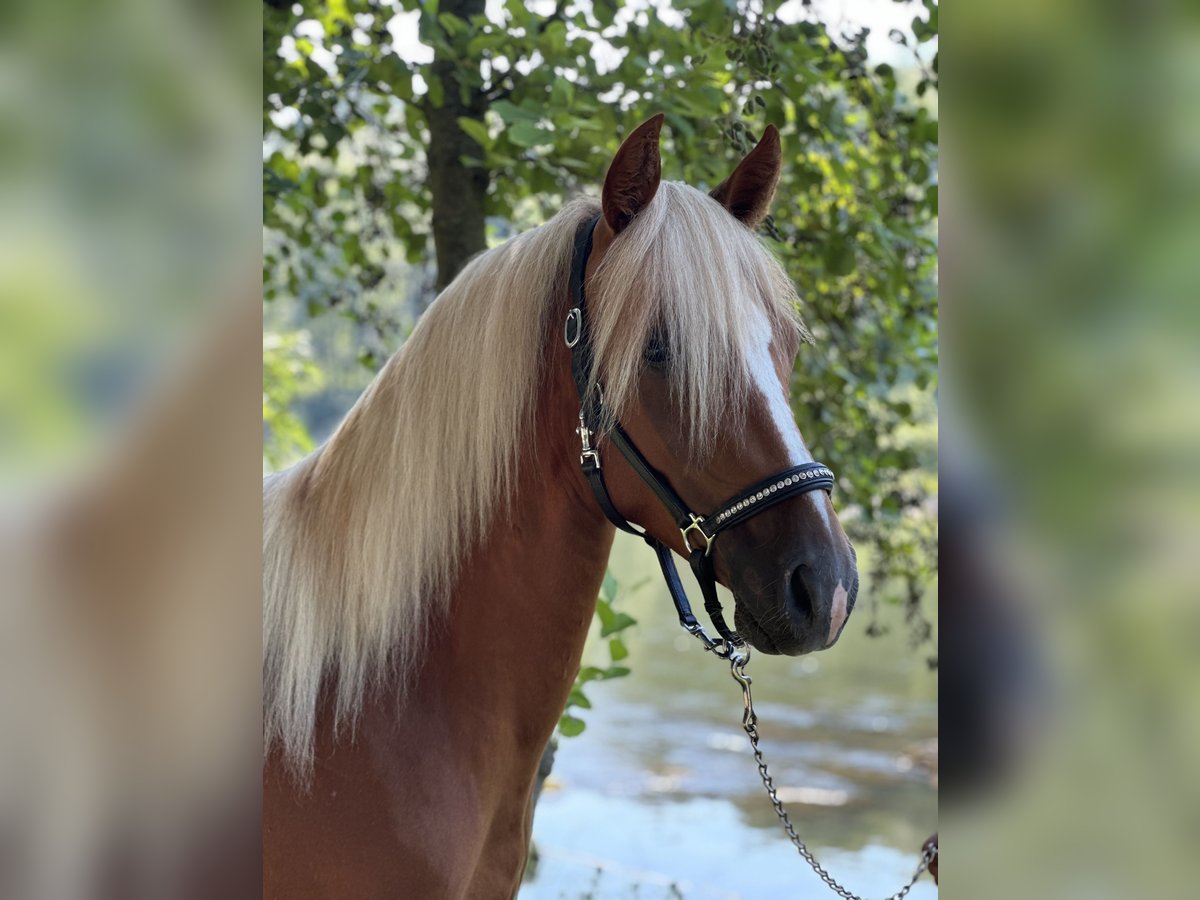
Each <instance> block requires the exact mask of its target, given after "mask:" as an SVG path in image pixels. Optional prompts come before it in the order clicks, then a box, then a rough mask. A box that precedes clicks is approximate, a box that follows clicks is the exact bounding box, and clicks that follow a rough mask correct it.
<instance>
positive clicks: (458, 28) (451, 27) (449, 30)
mask: <svg viewBox="0 0 1200 900" xmlns="http://www.w3.org/2000/svg"><path fill="white" fill-rule="evenodd" d="M438 22H440V23H441V25H442V28H444V29H445V30H446V34H448V35H450V36H451V37H454V36H455V35H458V34H462V33H463V32H464V31H466V30H467V28H468V27H470V26H468V25H467V23H466V22H464V21H463V20H462V19H460V18H459V17H458V16H456V15H455V14H454V13H448V12H447V13H442V14H441V15H440V16H438Z"/></svg>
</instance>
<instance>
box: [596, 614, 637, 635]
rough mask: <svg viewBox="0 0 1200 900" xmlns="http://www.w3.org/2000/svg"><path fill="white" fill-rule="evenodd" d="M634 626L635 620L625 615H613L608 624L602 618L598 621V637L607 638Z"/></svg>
mask: <svg viewBox="0 0 1200 900" xmlns="http://www.w3.org/2000/svg"><path fill="white" fill-rule="evenodd" d="M636 624H637V619H635V618H634V617H633V616H630V615H627V614H626V613H623V612H619V613H614V614H613V617H612V619H611V620H610V621H609V622H605V621H604V620H603V618H602V619H601V620H600V626H601V627H600V637H608V636H609V635H612V634H616V633H617V632H619V631H624V630H625V629H626V628H628V627H629V626H630V625H636Z"/></svg>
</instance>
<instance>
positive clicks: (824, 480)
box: [563, 216, 834, 655]
mask: <svg viewBox="0 0 1200 900" xmlns="http://www.w3.org/2000/svg"><path fill="white" fill-rule="evenodd" d="M599 218H600V217H599V216H597V217H596V218H595V219H592V220H591V221H590V222H588V223H587V224H586V225H584V226H583V228H582V229H581V230H580V231H579V233H578V234H577V235H576V237H575V252H574V257H573V259H572V263H571V276H570V288H571V298H572V301H573V303H574V305H573V306H572V308H571V310H570V311H569V312H568V313H567V319H566V323H565V325H564V329H563V338H564V340H565V341H566V344H567V346H568V347H569V348H570V349H571V376H572V378H573V379H574V381H575V387H576V389H577V390H578V392H579V427H578V428H577V429H576V430H577V432H578V434H579V441H580V454H579V465H580V469H581V471H582V472H583V476H584V478H585V479H586V480H587V482H588V484H589V485H590V487H591V489H592V493H593V494H594V495H595V497H596V503H597V504H598V505H599V507H600V510H601V511H602V512H603V513H604V515H605V517H606V518H607V519H608V520H609V521H610V522H612V523H613V525H615V526H616V527H617V528H619V529H621V530H622V531H625V532H628V533H629V534H635V535H637V536H638V537H640V538H642V539H643V540H644V541H645V542H646V543H647V544H649V545H650V547H651V548H652V549H653V550H654V553H655V555H656V556H657V557H658V563H659V566H660V567H661V569H662V573H663V578H664V580H665V581H666V583H667V589H668V590H669V591H670V593H671V599H672V600H673V601H674V603H675V609H676V611H677V612H678V614H679V623H680V624H681V625H682V626H683V627H684V628H685V629H687V631H688V632H690V633H691V634H694V635H696V636H697V637H699V638H700V639H701V640H702V641H703V642H704V644H705V646H706V647H707V648H708V649H709V650H714V651H716V652H718V653H722V652H723V655H728V654H729V653H730V652H732V650H733V649H734V648H736V647H738V646H740V645H741V644H742V640H741V638H740V637H738V635H737V634H736V633H735V632H733V631H732V630H730V628H729V626H728V625H727V624H726V622H725V616H724V613H723V611H722V609H721V604H720V601H719V600H718V598H717V579H716V573H715V572H714V571H713V564H712V548H713V543H714V542H715V541H716V539H717V536H718V535H719V534H720V533H721V532H722V531H724V530H725V529H727V528H732V527H733V526H735V525H738V524H740V523H742V522H744V521H745V520H746V519H748V518H750V517H751V516H754V515H757V514H758V513H760V512H762V511H763V510H764V509H768V508H769V507H771V506H774V505H775V504H777V503H780V502H781V501H783V500H787V499H788V498H790V497H794V496H796V495H798V494H805V493H808V492H809V491H813V490H817V489H821V490H825V491H827V492H831V491H832V490H833V482H834V477H833V472H832V471H830V470H829V468H828V467H826V466H824V465H822V464H821V463H818V462H811V463H804V464H803V465H799V466H793V467H792V468H790V469H785V470H783V471H781V472H777V473H775V474H774V475H772V476H770V477H769V478H765V479H763V480H762V481H760V482H758V483H757V484H755V485H752V486H751V487H749V488H747V489H746V490H744V491H742V492H741V493H740V494H738V495H737V496H735V497H731V498H730V499H728V500H726V501H725V502H724V503H722V504H721V505H720V506H719V507H718V508H717V511H716V512H715V513H713V514H712V515H709V516H700V515H697V514H696V513H694V512H692V510H691V509H690V508H689V507H688V505H687V503H685V502H684V501H683V499H682V498H681V497H680V496H679V494H678V493H677V492H676V491H675V489H674V488H673V487H672V486H671V483H670V481H669V480H668V479H667V477H666V476H665V475H663V474H662V473H661V472H659V471H658V470H657V469H655V468H654V466H652V465H651V464H650V462H649V460H647V459H646V457H645V456H643V455H642V453H641V451H640V450H638V448H637V445H636V444H634V443H633V440H632V439H631V438H630V437H629V435H628V434H627V433H626V432H625V429H624V428H622V427H621V424H620V423H619V422H617V421H615V420H613V421H611V423H610V426H609V429H608V432H607V434H606V437H607V438H608V440H609V442H610V443H611V444H612V445H613V446H614V447H616V448H617V450H618V451H619V452H620V454H621V455H622V456H623V457H625V460H626V461H627V462H628V463H629V465H630V467H631V468H632V469H633V471H634V472H636V473H637V475H638V477H639V478H641V480H642V481H643V482H645V484H646V485H647V487H649V488H650V490H651V491H652V492H653V493H654V495H655V496H656V497H657V498H658V500H659V502H660V503H662V504H663V506H665V507H666V509H667V511H668V512H669V513H670V514H671V518H672V519H674V520H675V524H676V525H677V526H678V528H679V531H680V533H681V534H682V536H683V543H684V546H686V547H687V548H688V549H689V551H690V555H689V562H690V563H691V566H692V571H693V572H694V573H695V575H696V580H697V582H699V584H700V591H701V593H702V594H703V595H704V609H705V612H707V613H708V617H709V619H711V620H712V623H713V627H714V628H715V629H716V630H717V633H718V634H719V635H720V636H721V638H722V640H723V641H724V642H725V648H724V651H721V650H720V649H719V647H720V644H719V643H718V642H717V641H714V640H712V639H711V638H709V637H708V635H706V634H705V633H704V629H703V627H702V626H701V625H700V623H699V622H698V621H697V620H696V617H695V616H694V615H693V614H692V608H691V604H690V603H689V602H688V598H687V593H686V592H685V591H684V588H683V582H682V581H681V580H680V578H679V572H678V570H677V569H676V568H675V556H674V554H673V553H672V551H671V548H670V547H668V546H667V545H666V544H664V543H663V542H662V541H660V540H658V539H657V538H656V537H654V536H653V535H651V534H650V533H649V532H647V531H645V530H644V529H641V528H638V527H637V526H635V525H632V524H630V522H629V521H628V520H627V519H626V518H625V517H624V516H623V515H621V513H620V512H619V511H618V510H617V507H616V504H614V503H613V500H612V496H611V495H610V494H609V492H608V486H607V485H606V484H605V482H604V472H603V469H602V468H601V464H600V453H599V450H598V448H597V447H596V443H595V442H596V435H597V434H598V433H599V430H600V429H601V428H602V427H603V422H604V393H603V390H602V388H601V387H600V383H599V381H598V380H596V379H595V378H594V377H593V354H592V342H591V334H590V331H589V327H588V315H587V298H586V296H585V294H584V290H583V280H584V271H585V269H586V267H587V261H588V257H589V256H590V255H591V252H592V235H593V233H594V231H595V227H596V223H597V222H598V221H599Z"/></svg>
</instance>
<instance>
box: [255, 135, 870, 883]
mask: <svg viewBox="0 0 1200 900" xmlns="http://www.w3.org/2000/svg"><path fill="white" fill-rule="evenodd" d="M662 120H663V117H662V116H661V115H659V116H656V117H655V118H653V119H651V120H650V121H648V122H646V123H644V124H643V125H641V126H640V127H638V128H637V129H636V130H635V131H633V132H632V133H631V134H630V135H629V137H628V138H627V139H626V140H625V142H624V144H623V145H622V146H621V148H620V150H619V151H618V152H617V154H616V156H615V157H614V159H613V160H612V163H611V165H610V167H609V171H608V175H607V177H606V179H605V182H604V188H603V193H602V198H601V202H600V204H599V206H597V205H596V204H595V203H594V202H591V201H586V200H578V201H574V202H572V203H570V204H569V205H568V206H566V207H565V208H564V209H563V210H562V211H561V212H560V213H559V214H558V215H557V216H555V217H554V218H553V219H552V220H551V221H550V222H548V223H547V224H545V225H543V226H541V227H540V228H537V229H535V230H533V231H530V232H528V233H525V234H523V235H521V236H519V237H517V238H514V239H513V240H511V241H509V242H508V243H507V244H505V245H503V246H501V247H498V248H496V249H494V250H491V251H488V252H487V253H484V254H482V255H481V256H479V257H478V258H476V259H475V260H474V261H473V262H471V263H470V264H469V265H468V266H467V267H466V268H465V269H464V271H463V272H462V273H461V274H460V275H459V276H458V278H457V279H455V281H454V282H453V283H452V284H451V285H450V286H449V287H448V288H447V289H446V290H445V291H444V292H443V293H442V294H441V296H440V297H439V298H438V299H437V300H436V301H435V302H434V303H433V304H432V305H431V306H430V308H429V310H428V312H427V313H426V314H425V316H424V317H423V318H422V320H421V321H420V323H419V324H418V326H417V328H416V329H415V330H414V332H413V334H412V337H411V338H410V339H409V340H408V341H407V342H406V343H405V345H404V347H403V348H402V349H401V350H400V351H399V352H397V353H396V354H395V355H394V356H393V357H392V358H391V360H390V361H389V362H388V363H387V364H386V365H385V366H384V368H383V370H382V371H381V372H380V374H379V375H378V377H377V378H376V379H375V381H374V382H373V383H372V384H371V386H370V387H369V388H368V389H367V390H366V391H365V392H364V394H363V396H362V397H361V398H360V399H359V401H358V402H357V403H356V405H355V406H354V408H353V409H352V410H351V411H350V413H349V414H348V415H347V417H346V419H345V421H344V422H343V423H342V424H341V426H340V427H339V428H338V430H337V432H336V433H335V434H334V435H333V437H332V438H331V439H330V440H329V442H328V443H327V444H325V445H324V446H323V447H321V448H320V449H318V450H317V451H316V452H315V453H313V454H312V455H311V456H310V457H308V458H306V459H305V460H303V461H302V462H300V463H299V464H298V465H296V466H295V467H293V468H292V469H289V470H288V471H286V472H283V473H281V474H279V475H277V476H272V477H270V478H268V479H267V482H266V485H265V498H264V502H265V518H264V562H263V564H264V574H263V581H264V611H263V616H264V628H263V631H264V634H263V639H264V702H265V730H266V741H267V751H266V762H265V772H264V783H263V790H264V798H263V827H264V831H263V863H264V875H263V878H264V896H266V897H270V898H317V897H319V898H339V900H347V898H354V900H371V898H385V897H386V898H396V897H414V898H421V900H428V898H438V900H441V898H472V900H477V898H483V900H490V898H511V897H514V896H515V895H516V893H517V890H518V888H519V886H520V882H521V876H522V871H523V869H524V866H525V860H526V853H527V846H528V841H529V834H530V827H531V821H532V813H533V810H532V801H531V795H532V790H533V786H534V781H535V776H536V771H537V767H538V761H539V758H540V757H541V754H542V751H543V749H544V748H545V746H546V743H547V741H548V740H549V738H550V737H551V734H552V733H553V731H554V727H555V724H556V722H557V721H558V717H559V714H560V713H561V711H562V708H563V705H564V703H565V701H566V698H567V694H568V691H569V690H570V688H571V685H572V682H573V680H574V677H575V674H576V672H577V670H578V667H579V659H580V655H581V653H582V650H583V645H584V639H585V637H586V635H587V632H588V626H589V623H590V622H591V620H592V615H593V611H594V604H595V598H596V595H597V592H598V590H599V586H600V582H601V579H602V578H603V575H604V570H605V565H606V562H607V560H608V555H609V549H610V547H611V544H612V539H613V534H614V529H613V526H612V525H611V524H609V522H608V521H607V520H606V519H605V517H604V516H603V515H602V513H601V510H600V508H599V507H598V505H597V502H596V500H595V498H594V497H593V495H592V492H591V491H590V490H589V489H588V485H587V484H586V482H585V480H584V478H583V476H582V475H581V473H580V468H579V465H578V463H579V451H580V442H579V437H578V436H577V434H576V432H575V428H576V425H577V423H578V421H579V399H578V395H577V393H576V387H575V384H574V383H573V382H572V377H571V370H570V361H569V355H568V350H567V348H566V346H564V342H563V336H562V322H563V321H564V317H565V314H566V311H567V308H568V304H569V291H568V270H569V267H570V263H571V257H572V246H573V243H574V240H575V237H576V233H577V232H578V231H579V230H580V229H581V228H583V227H586V225H587V223H589V222H590V221H591V220H592V219H593V218H596V217H597V216H598V218H596V224H595V226H594V231H593V242H592V253H591V256H590V258H589V260H588V265H587V268H586V271H585V273H584V279H585V284H586V285H587V292H588V297H589V304H590V309H591V316H592V325H591V339H592V342H593V349H594V364H595V366H596V370H597V372H598V373H599V375H600V377H601V378H602V379H603V382H604V393H605V397H604V403H605V406H606V408H607V409H609V410H611V411H613V412H614V414H616V415H619V416H620V418H621V421H622V423H623V425H624V427H625V429H626V431H627V432H628V433H629V435H631V436H632V438H633V439H635V440H636V442H637V445H638V446H639V447H640V448H641V450H642V451H643V453H644V454H645V455H646V457H647V458H648V459H649V460H650V461H651V463H652V464H653V465H654V467H655V468H656V469H658V470H659V471H660V472H663V473H665V474H666V475H667V476H668V477H669V478H670V480H671V483H672V485H673V487H674V488H675V490H676V491H677V492H678V493H679V495H680V496H681V497H682V498H684V499H686V501H687V502H688V503H689V504H691V505H692V506H693V508H696V509H706V508H711V507H712V506H713V505H714V504H715V503H717V502H718V501H720V500H722V499H723V498H725V497H726V496H728V495H729V494H731V493H733V492H734V491H738V490H741V489H743V488H745V487H746V486H747V485H749V484H752V483H754V482H756V481H758V480H759V479H761V478H763V477H764V476H765V475H768V474H770V473H774V472H778V471H779V470H781V469H785V468H787V467H788V466H794V465H797V464H800V463H805V462H809V461H811V460H812V457H811V455H810V454H809V452H808V450H807V449H806V448H805V444H804V441H803V439H802V438H801V435H800V433H799V431H798V429H797V427H796V424H795V420H794V418H793V416H792V413H791V408H790V404H789V401H788V385H789V383H790V374H791V371H792V365H793V362H794V359H795V356H796V354H797V352H798V350H799V348H800V346H801V344H802V342H803V340H804V339H805V337H806V333H805V331H804V328H803V325H802V324H801V323H800V320H799V318H798V316H797V312H796V308H797V298H796V294H795V290H794V288H793V286H792V285H791V283H790V281H789V280H788V278H787V277H786V275H785V274H784V272H783V269H782V268H781V267H780V265H779V264H778V263H777V262H776V261H775V260H774V259H773V257H772V256H771V255H770V253H769V252H768V251H767V250H766V249H765V247H764V246H763V245H762V244H761V242H760V241H759V240H758V239H757V238H756V237H755V235H754V229H755V228H756V227H757V226H758V225H759V224H760V222H761V221H762V219H763V218H764V217H765V215H766V213H767V210H768V208H769V205H770V203H771V200H772V197H773V195H774V192H775V187H776V184H777V183H778V179H779V171H780V161H781V152H780V144H779V133H778V131H776V129H775V128H773V127H771V128H768V129H767V132H766V134H765V135H764V137H763V138H762V140H761V141H760V142H759V144H758V146H757V147H755V149H754V150H753V151H752V152H751V153H750V154H749V155H748V156H747V157H746V158H745V159H744V160H743V161H742V162H741V163H740V164H739V165H738V166H737V168H736V169H735V170H734V172H733V173H732V174H731V175H730V177H729V178H728V179H727V180H726V181H725V182H723V183H722V184H721V185H720V186H718V187H717V188H716V189H715V190H714V191H713V192H712V193H711V194H705V193H702V192H701V191H698V190H696V189H694V188H691V187H688V186H686V185H683V184H676V183H671V182H661V183H660V156H659V131H660V129H661V126H662ZM605 446H606V439H605V438H604V437H601V439H600V450H601V452H602V453H603V451H604V449H605ZM605 472H606V475H607V479H608V487H609V491H610V493H611V497H612V499H613V501H614V503H615V504H616V506H617V508H618V509H619V510H620V512H621V514H622V515H623V516H624V517H626V518H627V519H629V520H630V521H632V522H635V523H637V524H639V525H641V526H642V527H644V528H645V529H647V530H648V532H649V533H650V534H651V535H653V536H655V537H657V538H658V539H660V540H661V541H663V542H666V543H667V544H669V545H670V546H671V547H672V548H673V549H675V550H676V551H677V552H679V553H681V554H682V553H686V550H687V548H686V547H685V546H684V542H683V539H682V537H681V535H680V532H679V529H678V528H677V527H676V525H675V523H674V522H673V521H672V520H671V518H670V516H669V515H668V514H667V512H666V510H665V508H664V507H663V506H662V505H661V504H660V503H659V502H658V501H657V499H656V498H655V496H654V495H653V494H652V493H651V491H650V490H649V489H648V488H647V487H646V485H645V484H644V483H643V482H642V481H641V480H640V479H639V478H638V477H637V476H636V474H635V473H634V472H633V470H632V469H630V468H629V467H628V465H627V464H626V463H625V462H624V460H622V459H621V457H620V456H619V455H618V454H616V453H610V454H608V455H607V456H606V457H605ZM714 560H715V570H716V575H717V578H718V580H719V581H720V582H721V583H723V584H725V585H726V586H728V587H729V588H730V589H731V590H732V591H733V594H734V597H735V601H736V608H735V619H734V621H735V625H736V627H737V629H738V631H739V632H740V633H741V634H742V635H744V636H745V637H746V638H747V639H748V641H749V642H750V644H751V645H752V646H754V647H755V648H758V649H760V650H762V651H764V652H767V653H786V654H793V655H794V654H800V653H804V652H807V651H810V650H817V649H821V648H823V647H826V646H829V645H831V644H832V643H833V642H834V641H835V640H836V639H837V637H838V635H839V634H840V632H841V629H842V627H843V625H844V623H845V621H846V617H847V615H848V614H849V612H850V610H851V608H852V607H853V604H854V596H855V592H856V590H857V585H858V575H857V571H856V568H855V559H854V551H853V549H852V548H851V546H850V544H849V542H848V541H847V539H846V535H845V533H844V532H843V531H842V528H841V525H840V524H839V523H838V520H837V518H836V516H835V515H834V512H833V508H832V505H831V503H830V500H829V497H828V496H827V495H826V493H825V492H823V491H814V492H811V493H807V494H804V495H802V496H797V497H793V498H789V499H788V500H786V501H784V502H782V503H779V504H777V505H776V506H774V507H772V508H771V509H769V510H766V511H764V512H763V513H762V514H761V515H758V516H756V517H755V518H753V519H752V520H749V521H747V522H745V523H743V524H740V525H738V526H737V527H735V528H731V529H730V530H729V532H728V533H727V535H725V536H724V537H723V539H722V541H721V543H720V544H719V545H718V546H717V548H716V550H715V553H714Z"/></svg>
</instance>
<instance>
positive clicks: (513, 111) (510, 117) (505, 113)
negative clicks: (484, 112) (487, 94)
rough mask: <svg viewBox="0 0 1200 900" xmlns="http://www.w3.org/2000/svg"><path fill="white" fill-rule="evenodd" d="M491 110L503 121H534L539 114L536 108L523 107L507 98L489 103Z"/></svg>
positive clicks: (539, 116)
mask: <svg viewBox="0 0 1200 900" xmlns="http://www.w3.org/2000/svg"><path fill="white" fill-rule="evenodd" d="M491 110H492V111H493V112H494V113H496V114H497V115H498V116H500V118H502V119H503V120H504V121H505V122H508V123H509V124H512V123H514V122H531V123H532V122H536V121H537V120H538V119H540V118H541V115H540V114H539V113H538V112H537V111H536V110H531V109H525V108H524V107H521V106H517V105H516V104H515V103H511V102H509V101H508V100H497V101H496V102H495V103H493V104H492V105H491Z"/></svg>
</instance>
